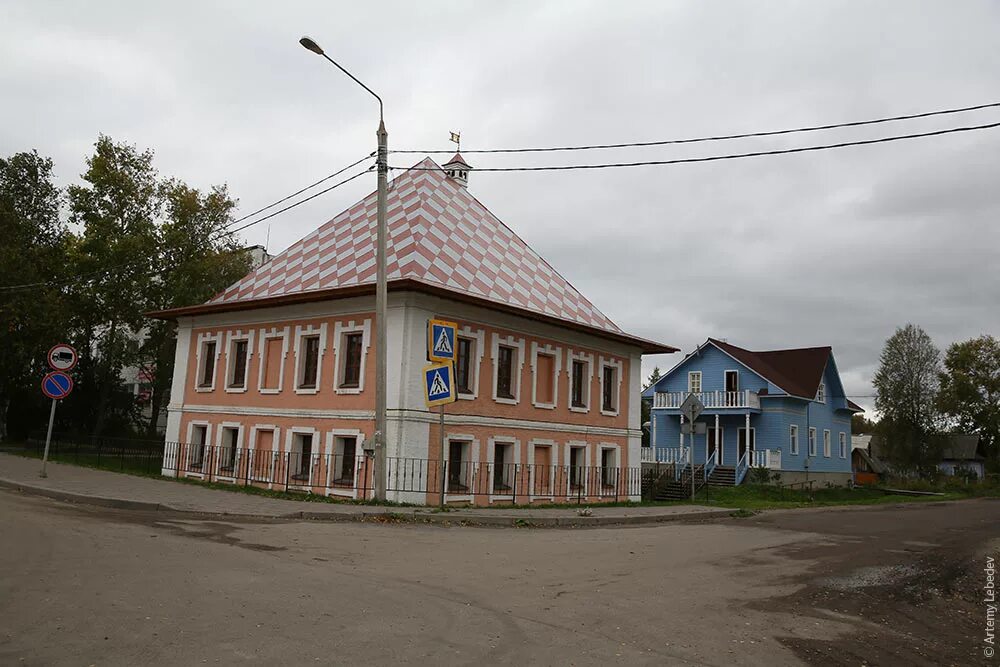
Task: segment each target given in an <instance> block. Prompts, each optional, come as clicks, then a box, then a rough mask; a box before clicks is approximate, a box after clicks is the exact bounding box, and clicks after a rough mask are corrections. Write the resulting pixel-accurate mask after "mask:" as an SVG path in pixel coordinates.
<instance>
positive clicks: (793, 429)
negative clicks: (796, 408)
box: [788, 424, 799, 455]
mask: <svg viewBox="0 0 1000 667" xmlns="http://www.w3.org/2000/svg"><path fill="white" fill-rule="evenodd" d="M788 451H790V452H791V453H792V454H794V455H798V453H799V427H798V424H792V425H791V426H789V427H788Z"/></svg>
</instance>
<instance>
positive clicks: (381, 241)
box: [299, 37, 389, 500]
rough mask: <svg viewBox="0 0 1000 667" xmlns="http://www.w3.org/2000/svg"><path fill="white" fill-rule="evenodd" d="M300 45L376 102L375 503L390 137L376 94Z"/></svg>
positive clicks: (381, 477) (382, 461)
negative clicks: (349, 79) (339, 72)
mask: <svg viewBox="0 0 1000 667" xmlns="http://www.w3.org/2000/svg"><path fill="white" fill-rule="evenodd" d="M299 44H301V45H302V46H304V47H305V48H307V49H309V50H310V51H312V52H313V53H315V54H317V55H320V56H323V57H324V58H326V59H327V60H329V61H330V62H331V63H333V64H334V65H335V66H336V67H337V69H339V70H340V71H341V72H343V73H344V74H346V75H347V76H349V77H351V79H352V80H353V81H354V82H355V83H357V84H358V85H359V86H361V87H362V88H364V89H365V90H367V91H368V92H369V93H371V95H372V96H373V97H374V98H375V99H376V100H378V132H376V136H377V137H378V153H377V158H376V161H377V165H378V213H377V226H376V231H375V244H376V245H375V261H376V273H375V434H374V440H375V498H376V500H385V499H386V472H387V469H386V459H387V457H386V448H385V425H386V424H385V422H386V415H385V413H386V407H385V397H386V300H387V297H388V289H387V285H386V261H385V253H386V250H385V247H386V236H387V231H386V221H385V208H386V180H387V178H388V174H389V163H388V156H389V148H388V139H389V134H388V133H387V132H386V131H385V118H384V116H383V114H382V98H381V97H379V96H378V95H377V94H375V91H373V90H372V89H371V88H369V87H368V86H366V85H365V84H363V83H361V81H359V80H358V79H357V77H355V76H354V75H353V74H351V73H350V72H348V71H347V70H346V69H344V68H343V67H341V66H340V65H339V64H338V63H337V62H336V61H334V60H333V59H332V58H331V57H330V56H328V55H326V53H324V52H323V49H322V48H320V46H319V44H317V43H316V42H315V41H313V40H312V39H310V38H309V37H303V38H302V39H300V40H299Z"/></svg>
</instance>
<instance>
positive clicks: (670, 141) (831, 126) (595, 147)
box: [389, 102, 1000, 154]
mask: <svg viewBox="0 0 1000 667" xmlns="http://www.w3.org/2000/svg"><path fill="white" fill-rule="evenodd" d="M995 107H1000V102H990V103H988V104H977V105H975V106H971V107H960V108H955V109H941V110H938V111H925V112H922V113H915V114H907V115H905V116H889V117H885V118H873V119H870V120H856V121H851V122H848V123H830V124H828V125H807V126H805V127H795V128H788V129H784V130H766V131H761V132H744V133H742V134H721V135H715V136H707V137H694V138H688V139H664V140H661V141H634V142H630V143H622V144H593V145H585V146H552V147H548V148H489V149H480V150H463V151H461V152H462V153H466V154H472V153H552V152H556V151H589V150H602V149H608V148H642V147H647V146H668V145H676V144H695V143H702V142H706V141H727V140H730V139H749V138H752V137H775V136H779V135H783V134H794V133H797V132H818V131H820V130H833V129H836V128H841V127H861V126H864V125H878V124H880V123H895V122H898V121H903V120H914V119H917V118H930V117H932V116H944V115H947V114H956V113H965V112H968V111H980V110H982V109H991V108H995ZM389 152H390V153H421V154H433V153H452V152H454V151H453V150H452V149H448V150H432V151H417V150H394V151H389Z"/></svg>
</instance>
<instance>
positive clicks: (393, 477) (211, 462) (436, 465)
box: [162, 442, 642, 503]
mask: <svg viewBox="0 0 1000 667" xmlns="http://www.w3.org/2000/svg"><path fill="white" fill-rule="evenodd" d="M163 451H164V456H163V464H162V465H163V469H164V471H166V472H169V473H171V474H173V475H177V476H181V477H191V478H195V479H201V480H204V481H210V482H211V481H220V482H229V483H234V484H241V485H254V486H262V487H264V488H268V489H273V490H279V491H306V492H311V493H323V494H326V495H335V496H336V495H340V496H346V497H351V498H356V499H370V498H372V497H373V495H374V470H375V468H374V466H375V461H374V459H373V458H372V457H371V456H370V455H368V454H359V455H348V456H344V455H341V454H318V453H312V452H309V451H305V452H302V451H290V452H281V451H274V450H254V449H245V448H240V447H227V446H223V445H199V444H192V443H182V442H170V443H167V444H166V447H165V449H164V450H163ZM386 487H387V490H388V491H389V492H393V493H406V494H419V495H420V496H421V498H420V499H419V501H420V502H430V503H434V502H438V501H439V500H440V497H441V493H442V490H443V491H444V494H445V499H446V500H447V501H461V500H463V499H464V500H470V501H472V500H473V499H475V498H479V497H488V498H490V499H491V500H494V501H504V502H511V503H529V502H535V501H539V502H541V501H549V502H562V503H564V502H578V503H583V502H591V501H595V500H597V501H603V502H612V501H616V500H617V501H626V500H628V499H629V498H630V497H631V496H638V495H640V493H641V487H642V470H641V468H639V467H606V466H556V465H541V464H523V463H503V464H500V463H487V462H477V461H461V462H458V461H444V462H442V461H437V460H431V459H422V458H410V457H388V458H387V474H386ZM442 487H443V488H442ZM413 500H414V501H416V499H413Z"/></svg>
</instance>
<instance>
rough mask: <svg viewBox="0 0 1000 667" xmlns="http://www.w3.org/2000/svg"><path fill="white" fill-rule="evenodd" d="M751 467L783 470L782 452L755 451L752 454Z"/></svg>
mask: <svg viewBox="0 0 1000 667" xmlns="http://www.w3.org/2000/svg"><path fill="white" fill-rule="evenodd" d="M750 467H751V468H770V469H771V470H781V450H780V449H754V450H753V451H751V452H750Z"/></svg>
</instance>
